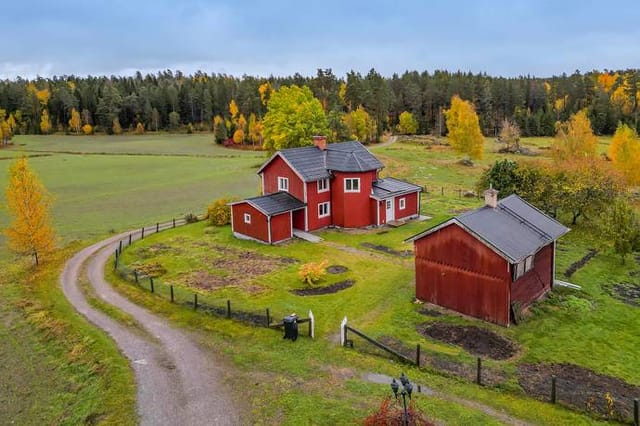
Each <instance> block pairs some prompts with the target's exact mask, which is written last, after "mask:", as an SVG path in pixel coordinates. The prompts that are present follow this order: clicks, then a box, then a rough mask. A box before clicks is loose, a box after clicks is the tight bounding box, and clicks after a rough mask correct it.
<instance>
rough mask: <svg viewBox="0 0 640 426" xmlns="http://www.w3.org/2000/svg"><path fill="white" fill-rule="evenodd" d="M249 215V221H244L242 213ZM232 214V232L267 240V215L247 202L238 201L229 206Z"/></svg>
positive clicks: (266, 241)
mask: <svg viewBox="0 0 640 426" xmlns="http://www.w3.org/2000/svg"><path fill="white" fill-rule="evenodd" d="M245 213H249V214H250V215H251V223H250V224H248V223H244V214H245ZM231 215H232V216H233V232H238V233H240V234H243V235H247V236H249V237H251V238H255V239H257V240H260V241H264V242H265V243H268V242H269V231H268V227H267V217H266V216H265V215H264V214H262V213H261V212H260V211H259V210H258V209H256V208H255V207H253V206H252V205H250V204H249V203H239V204H234V205H232V206H231Z"/></svg>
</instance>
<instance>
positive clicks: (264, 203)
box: [230, 191, 306, 216]
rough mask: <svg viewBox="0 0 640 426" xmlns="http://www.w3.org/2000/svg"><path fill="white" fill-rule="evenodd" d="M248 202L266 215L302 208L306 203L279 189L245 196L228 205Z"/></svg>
mask: <svg viewBox="0 0 640 426" xmlns="http://www.w3.org/2000/svg"><path fill="white" fill-rule="evenodd" d="M245 202H246V203H249V204H250V205H252V206H253V207H255V208H256V209H258V210H260V211H261V212H262V213H264V214H265V215H267V216H274V215H277V214H280V213H284V212H288V211H291V210H298V209H301V208H304V206H305V205H306V204H305V203H303V202H302V201H300V200H298V199H297V198H296V197H294V196H293V195H291V194H289V193H288V192H284V191H280V192H274V193H273V194H269V195H261V196H259V197H252V198H247V199H245V200H242V201H238V202H235V203H231V204H230V205H234V204H239V203H245Z"/></svg>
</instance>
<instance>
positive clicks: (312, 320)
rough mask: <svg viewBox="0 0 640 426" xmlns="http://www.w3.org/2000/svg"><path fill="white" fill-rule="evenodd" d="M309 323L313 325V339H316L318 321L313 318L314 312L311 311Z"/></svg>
mask: <svg viewBox="0 0 640 426" xmlns="http://www.w3.org/2000/svg"><path fill="white" fill-rule="evenodd" d="M309 323H310V324H311V338H312V339H315V338H316V319H315V318H314V317H313V312H311V311H309Z"/></svg>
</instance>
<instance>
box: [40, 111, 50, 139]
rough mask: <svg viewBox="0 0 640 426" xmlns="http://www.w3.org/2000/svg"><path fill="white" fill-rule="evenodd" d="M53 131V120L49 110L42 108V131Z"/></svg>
mask: <svg viewBox="0 0 640 426" xmlns="http://www.w3.org/2000/svg"><path fill="white" fill-rule="evenodd" d="M50 131H51V120H50V119H49V111H47V110H46V109H43V110H42V115H41V116H40V132H42V134H44V135H46V134H47V133H49V132H50Z"/></svg>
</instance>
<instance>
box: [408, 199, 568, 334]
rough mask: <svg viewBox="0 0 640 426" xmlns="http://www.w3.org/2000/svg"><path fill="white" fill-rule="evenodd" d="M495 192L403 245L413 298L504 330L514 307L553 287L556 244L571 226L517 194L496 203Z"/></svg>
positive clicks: (531, 300)
mask: <svg viewBox="0 0 640 426" xmlns="http://www.w3.org/2000/svg"><path fill="white" fill-rule="evenodd" d="M497 194H498V192H497V191H495V190H493V189H490V190H488V191H486V192H485V201H486V203H485V204H486V205H485V206H483V207H481V208H479V209H477V210H474V211H471V212H467V213H464V214H462V215H459V216H457V217H454V218H452V219H450V220H447V221H446V222H443V223H441V224H439V225H436V226H434V227H432V228H430V229H428V230H426V231H424V232H422V233H420V234H417V235H415V236H413V237H411V238H409V239H408V240H407V241H413V242H414V246H415V265H416V266H415V268H416V297H417V298H418V299H420V300H424V301H428V302H431V303H434V304H436V305H440V306H444V307H446V308H449V309H452V310H455V311H458V312H461V313H464V314H467V315H471V316H474V317H477V318H481V319H483V320H486V321H491V322H495V323H497V324H501V325H505V326H508V325H509V323H510V321H511V319H512V318H513V309H514V308H518V309H519V308H522V307H526V306H528V305H530V304H531V303H532V302H533V301H535V300H537V299H539V298H541V297H542V296H543V295H544V294H546V293H547V292H548V291H549V290H550V289H551V288H552V287H553V282H554V275H555V242H556V240H557V239H558V238H559V237H561V236H562V235H564V234H566V233H567V232H568V231H569V229H568V228H566V227H565V226H563V225H562V224H560V223H559V222H557V221H555V220H554V219H552V218H550V217H549V216H547V215H545V214H544V213H542V212H541V211H540V210H538V209H537V208H535V207H533V206H532V205H530V204H529V203H527V202H526V201H524V200H523V199H522V198H520V197H518V196H517V195H510V196H509V197H506V198H504V199H503V200H500V201H499V202H498V199H497V197H498V195H497Z"/></svg>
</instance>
